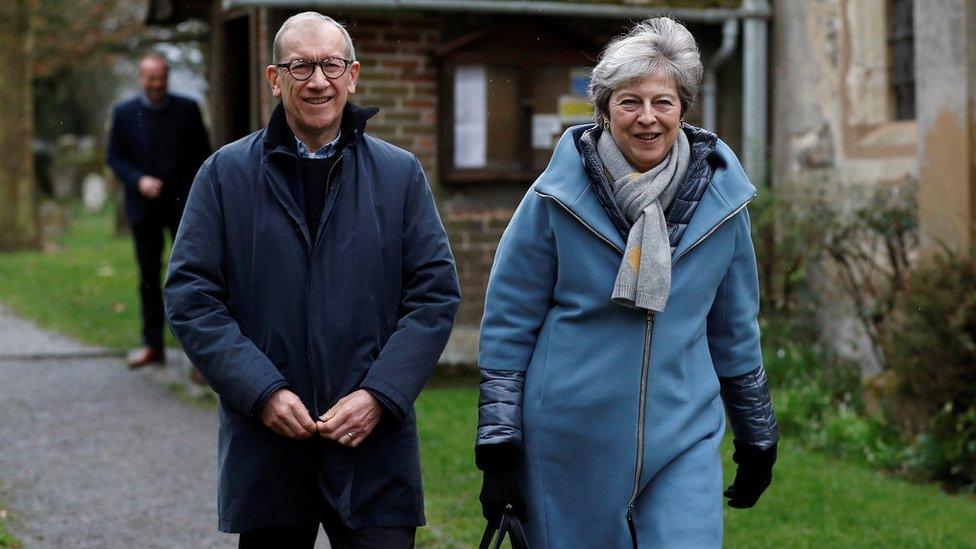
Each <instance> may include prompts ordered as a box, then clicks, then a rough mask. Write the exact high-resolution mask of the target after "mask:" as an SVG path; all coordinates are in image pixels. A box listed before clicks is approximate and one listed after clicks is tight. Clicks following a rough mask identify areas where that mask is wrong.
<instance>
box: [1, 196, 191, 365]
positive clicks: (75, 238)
mask: <svg viewBox="0 0 976 549" xmlns="http://www.w3.org/2000/svg"><path fill="white" fill-rule="evenodd" d="M75 211H76V213H75V215H74V220H73V222H72V226H71V230H70V231H68V233H67V234H66V235H64V236H63V237H62V238H61V239H60V240H59V246H60V249H59V250H58V251H47V252H41V251H27V252H17V253H7V254H2V255H0V302H3V303H4V304H5V305H7V306H8V307H10V308H11V309H13V310H14V311H15V312H17V313H18V314H20V315H22V316H24V317H27V318H31V319H34V320H35V321H36V322H37V323H38V324H39V325H41V326H43V327H45V328H50V329H53V330H56V331H58V332H61V333H64V334H67V335H70V336H72V337H74V338H76V339H78V340H80V341H83V342H85V343H90V344H94V345H100V346H102V347H106V348H109V349H116V350H121V349H125V348H128V347H135V346H138V345H139V344H140V343H141V336H140V320H139V297H138V283H137V274H136V261H135V252H134V251H133V245H132V239H131V237H128V236H116V235H115V232H114V225H113V223H114V220H113V217H112V214H111V208H105V211H104V212H103V213H101V214H97V215H91V214H84V213H82V211H81V210H80V209H79V208H76V209H75ZM167 338H169V339H168V344H169V345H172V344H174V341H175V340H174V339H173V338H172V337H171V336H170V335H169V334H167Z"/></svg>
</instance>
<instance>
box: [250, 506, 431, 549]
mask: <svg viewBox="0 0 976 549" xmlns="http://www.w3.org/2000/svg"><path fill="white" fill-rule="evenodd" d="M319 524H321V525H322V527H323V528H324V529H325V533H326V534H327V535H328V536H329V544H330V545H331V546H332V548H333V549H412V548H413V546H414V537H415V536H416V534H417V528H415V527H409V528H376V527H374V528H359V529H356V530H353V529H352V528H348V527H347V526H346V525H344V524H343V523H342V521H341V520H340V519H339V516H338V515H337V514H336V512H335V510H333V509H331V508H329V509H324V510H323V511H322V520H321V522H314V523H311V524H303V525H299V526H271V527H265V528H258V529H257V530H251V531H250V532H244V533H242V534H241V537H240V540H239V542H238V547H239V548H240V549H271V548H282V549H293V548H294V549H312V548H313V547H315V538H317V537H318V533H319Z"/></svg>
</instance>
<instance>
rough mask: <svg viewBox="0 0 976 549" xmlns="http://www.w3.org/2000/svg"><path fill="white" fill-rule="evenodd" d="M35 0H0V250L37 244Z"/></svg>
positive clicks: (38, 241) (35, 245)
mask: <svg viewBox="0 0 976 549" xmlns="http://www.w3.org/2000/svg"><path fill="white" fill-rule="evenodd" d="M34 1H35V0H0V250H11V249H19V248H30V247H37V246H38V245H39V244H40V238H39V233H40V230H39V229H40V227H39V224H38V217H37V201H36V196H35V185H34V155H33V153H32V152H31V140H32V139H33V137H34V113H33V106H32V103H33V102H32V97H31V95H32V89H31V51H32V49H33V47H32V40H33V36H32V33H31V17H32V8H33V5H34Z"/></svg>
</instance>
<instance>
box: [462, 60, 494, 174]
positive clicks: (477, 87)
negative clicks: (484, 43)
mask: <svg viewBox="0 0 976 549" xmlns="http://www.w3.org/2000/svg"><path fill="white" fill-rule="evenodd" d="M487 92H488V80H487V77H486V76H485V67H484V65H462V66H460V67H458V68H457V71H455V73H454V167H456V168H483V167H484V166H485V164H487V151H488V146H487V143H486V141H487V137H488V124H487V117H488V115H487V113H488V106H487V101H486V96H487Z"/></svg>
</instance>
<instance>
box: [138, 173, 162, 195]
mask: <svg viewBox="0 0 976 549" xmlns="http://www.w3.org/2000/svg"><path fill="white" fill-rule="evenodd" d="M162 190H163V180H162V179H159V178H157V177H153V176H151V175H144V176H142V177H140V178H139V192H140V193H142V196H145V197H146V198H159V193H160V192H161V191H162Z"/></svg>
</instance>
